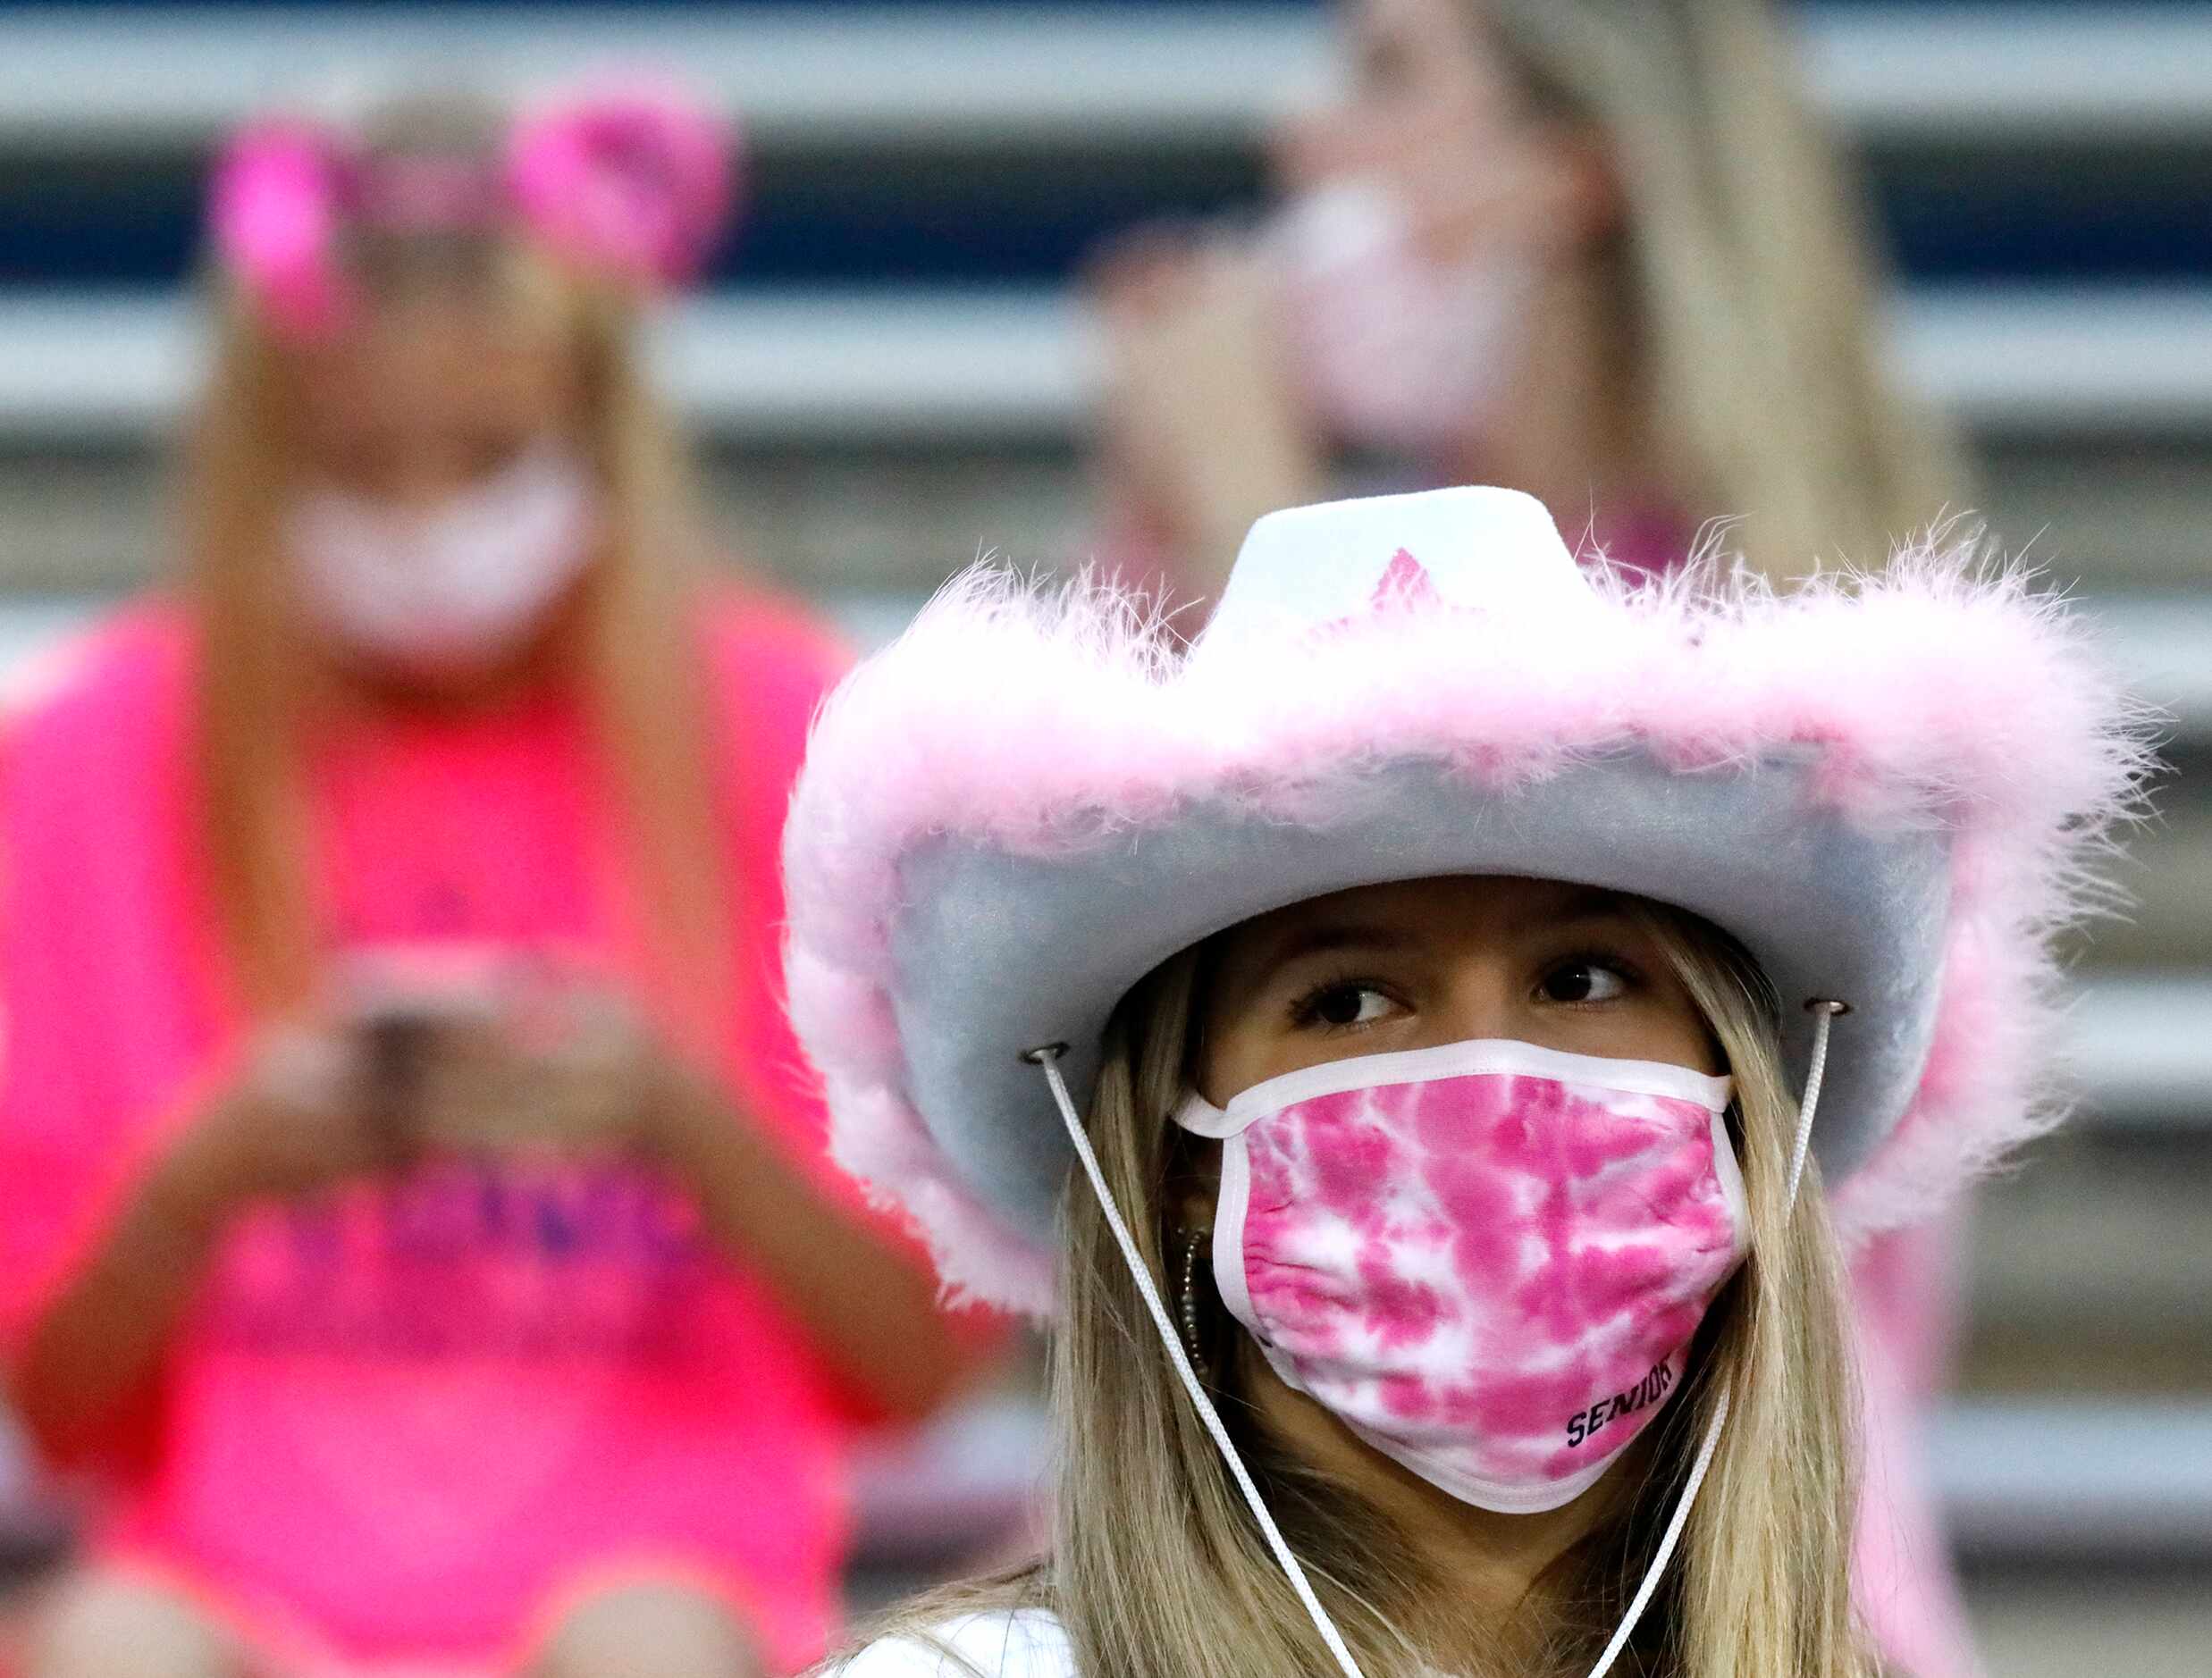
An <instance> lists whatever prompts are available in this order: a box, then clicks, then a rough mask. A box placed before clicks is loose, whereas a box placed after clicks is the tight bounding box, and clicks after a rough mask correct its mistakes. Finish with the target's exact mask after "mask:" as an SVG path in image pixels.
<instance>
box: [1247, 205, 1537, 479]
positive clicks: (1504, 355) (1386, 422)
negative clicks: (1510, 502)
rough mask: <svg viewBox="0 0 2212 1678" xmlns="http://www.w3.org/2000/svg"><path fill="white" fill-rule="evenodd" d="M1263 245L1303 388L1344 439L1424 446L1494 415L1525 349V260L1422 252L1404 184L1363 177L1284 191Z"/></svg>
mask: <svg viewBox="0 0 2212 1678" xmlns="http://www.w3.org/2000/svg"><path fill="white" fill-rule="evenodd" d="M1271 244H1272V248H1273V249H1274V254H1275V261H1276V264H1277V269H1278V273H1280V275H1281V280H1282V284H1283V295H1284V301H1285V303H1286V305H1287V315H1288V318H1289V323H1290V329H1291V338H1292V341H1293V347H1294V348H1295V350H1296V352H1297V356H1298V362H1299V371H1300V375H1301V379H1302V382H1303V383H1304V385H1305V388H1306V393H1307V398H1308V400H1309V401H1310V402H1312V403H1313V405H1314V407H1315V408H1316V410H1317V411H1318V412H1319V414H1320V415H1321V417H1322V418H1323V419H1324V420H1325V421H1326V422H1327V423H1328V424H1331V425H1332V426H1333V427H1334V428H1335V429H1336V430H1337V431H1338V432H1341V434H1342V435H1343V436H1344V438H1345V439H1346V440H1349V441H1350V442H1354V443H1360V444H1365V445H1367V446H1368V447H1371V448H1377V449H1396V450H1403V451H1407V452H1411V453H1417V454H1433V453H1435V452H1437V451H1439V450H1446V449H1451V447H1452V446H1453V445H1455V444H1458V443H1460V442H1462V441H1464V440H1467V439H1468V438H1470V437H1474V436H1476V435H1479V434H1480V433H1481V432H1483V431H1484V429H1485V427H1486V426H1487V425H1488V424H1490V423H1491V421H1492V420H1493V418H1494V416H1495V415H1496V411H1497V408H1498V407H1499V405H1500V403H1501V401H1502V400H1503V399H1504V396H1505V393H1506V391H1507V390H1508V388H1509V386H1510V381H1511V379H1512V376H1513V373H1514V371H1515V369H1516V366H1517V365H1518V361H1519V358H1520V357H1521V355H1522V353H1523V351H1524V350H1525V348H1526V343H1525V335H1526V332H1527V312H1528V302H1529V297H1530V294H1531V292H1532V291H1533V290H1534V289H1535V268H1534V265H1533V264H1531V263H1530V262H1529V261H1527V259H1526V258H1524V257H1521V256H1518V255H1517V254H1516V253H1514V252H1512V251H1511V250H1510V249H1505V248H1494V247H1493V248H1476V249H1474V250H1472V251H1469V252H1468V253H1467V254H1466V255H1464V256H1459V257H1458V258H1455V259H1454V260H1452V261H1451V262H1449V263H1445V264H1439V263H1437V262H1435V261H1434V260H1432V259H1431V258H1430V257H1429V256H1428V255H1427V254H1426V252H1424V251H1423V249H1422V248H1421V245H1420V239H1419V231H1418V227H1417V222H1416V220H1415V215H1414V210H1413V206H1412V205H1411V204H1410V203H1409V201H1408V199H1407V197H1406V196H1405V194H1404V193H1403V192H1401V191H1400V190H1399V189H1397V188H1395V187H1393V186H1392V185H1391V184H1390V183H1389V182H1387V181H1385V180H1379V179H1377V178H1375V177H1372V176H1368V177H1363V178H1360V179H1356V180H1342V181H1339V182H1337V183H1335V184H1333V185H1329V186H1324V187H1319V188H1316V189H1313V190H1311V191H1308V192H1306V193H1304V194H1301V195H1300V196H1299V197H1295V198H1293V199H1292V200H1291V202H1290V203H1289V205H1287V206H1285V208H1284V209H1283V211H1282V212H1281V214H1280V215H1279V216H1278V218H1277V220H1276V222H1275V223H1274V232H1273V235H1272V239H1271Z"/></svg>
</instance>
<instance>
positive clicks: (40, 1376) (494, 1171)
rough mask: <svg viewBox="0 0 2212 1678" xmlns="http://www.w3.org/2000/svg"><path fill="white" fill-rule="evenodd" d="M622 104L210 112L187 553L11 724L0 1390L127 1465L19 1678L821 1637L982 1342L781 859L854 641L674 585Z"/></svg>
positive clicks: (648, 253)
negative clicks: (213, 154)
mask: <svg viewBox="0 0 2212 1678" xmlns="http://www.w3.org/2000/svg"><path fill="white" fill-rule="evenodd" d="M725 145H726V137H724V136H723V135H722V134H721V133H720V132H719V130H718V129H717V127H716V125H715V124H713V123H712V122H709V121H707V120H705V119H704V118H703V117H702V115H701V114H699V113H695V112H694V111H692V110H691V109H689V108H688V107H686V106H685V105H683V104H682V103H681V102H678V101H672V100H669V99H666V98H663V97H660V96H652V97H644V96H630V95H622V96H609V97H585V98H580V99H573V100H563V101H558V102H554V103H551V104H549V105H544V106H542V107H533V108H531V109H528V110H526V111H524V112H522V113H518V114H517V115H515V116H514V117H512V118H508V117H504V116H501V115H499V114H497V113H487V112H482V111H477V110H475V109H473V108H469V107H464V106H458V105H449V104H445V103H442V102H441V103H435V104H430V105H405V106H401V107H397V108H393V109H391V110H388V111H385V112H383V113H380V114H378V115H376V116H374V117H372V118H371V119H370V120H369V121H367V122H364V123H362V124H359V125H347V124H338V123H331V122H312V121H299V120H292V119H273V120H269V121H265V122H257V123H256V124H255V125H254V126H253V127H251V128H250V129H249V130H247V131H246V132H245V133H243V134H242V135H240V137H239V138H237V139H236V141H235V142H234V143H233V144H232V145H231V147H230V148H229V150H228V152H227V154H226V155H225V157H224V160H223V167H222V170H221V172H220V173H219V175H218V177H217V181H216V187H215V193H214V255H215V257H216V259H217V264H218V267H219V273H220V278H221V281H222V286H223V299H222V311H221V320H220V324H219V329H218V343H217V348H216V353H215V359H214V370H213V376H212V380H211V382H210V386H209V389H208V390H207V393H206V400H205V405H204V410H203V412H202V413H201V415H199V419H198V433H197V436H196V439H195V441H194V446H193V449H192V451H191V454H190V456H189V462H188V470H187V475H186V491H187V497H188V507H187V513H188V525H187V545H188V549H189V552H188V558H189V572H188V575H187V578H186V581H185V583H184V585H183V587H182V588H181V590H180V591H178V592H176V593H175V594H174V595H171V596H163V597H157V598H154V599H149V600H144V601H140V602H138V603H136V604H134V605H133V606H131V607H130V608H127V609H126V610H125V611H123V612H122V614H120V615H119V616H118V617H116V618H114V620H112V621H110V622H109V623H107V624H105V625H102V626H101V627H100V628H99V629H98V630H97V631H96V632H95V633H93V634H92V635H91V636H90V637H89V639H88V641H87V642H85V643H84V644H83V645H81V646H80V647H78V648H77V649H75V650H73V652H72V654H71V657H70V658H69V659H66V660H65V661H64V663H63V667H61V668H60V669H59V670H58V671H56V672H55V675H53V678H52V681H51V684H50V686H49V688H48V691H47V692H46V693H45V694H44V695H43V696H42V697H40V698H39V699H38V701H35V702H34V703H33V704H31V705H30V706H29V709H28V710H27V711H26V712H25V713H24V714H22V715H21V716H18V717H14V718H13V721H12V726H11V729H10V732H9V738H8V742H7V749H6V755H5V761H4V775H0V825H4V842H5V848H6V868H5V882H4V884H5V889H6V901H5V910H4V918H0V987H4V995H0V1001H4V1009H5V1013H6V1018H7V1020H8V1053H7V1061H6V1067H5V1081H4V1086H0V1333H4V1340H0V1345H4V1351H5V1375H6V1379H7V1382H8V1396H9V1398H10V1399H11V1401H12V1402H13V1405H15V1406H16V1407H17V1409H18V1410H19V1412H20V1414H21V1415H22V1416H23V1418H24V1419H25V1421H26V1422H28V1423H29V1428H30V1430H31V1431H32V1433H33V1434H34V1435H35V1436H36V1438H37V1439H38V1443H39V1444H40V1445H41V1446H42V1447H44V1448H45V1449H46V1452H47V1454H48V1455H49V1456H50V1457H52V1458H53V1459H54V1460H55V1461H56V1462H57V1463H62V1464H71V1465H75V1466H79V1467H81V1468H83V1469H85V1470H87V1471H88V1472H89V1475H90V1478H91V1481H92V1483H93V1485H94V1486H95V1488H96V1489H97V1491H98V1493H99V1494H100V1495H99V1498H98V1501H97V1504H96V1506H95V1509H94V1516H93V1519H92V1522H91V1523H90V1527H89V1531H88V1551H87V1554H86V1556H85V1558H84V1561H83V1564H82V1565H81V1566H80V1568H79V1570H78V1571H77V1572H76V1573H75V1574H74V1575H73V1576H72V1577H71V1578H70V1579H69V1580H68V1581H67V1582H65V1583H64V1584H63V1587H62V1589H61V1590H60V1591H59V1592H58V1594H57V1596H56V1598H55V1601H54V1603H53V1605H52V1608H51V1611H50V1612H49V1613H47V1614H46V1615H45V1616H44V1620H43V1623H42V1625H41V1627H40V1633H39V1636H38V1639H37V1646H36V1649H35V1650H34V1653H33V1655H32V1657H31V1660H30V1671H31V1672H32V1673H33V1674H36V1675H37V1678H63V1675H67V1674H100V1675H101V1678H114V1675H115V1674H144V1675H145V1678H162V1675H164V1674H179V1675H182V1674H194V1675H195V1678H208V1675H210V1674H243V1673H245V1672H248V1671H252V1672H264V1671H277V1672H284V1673H304V1672H315V1673H338V1674H343V1673H348V1672H367V1671H373V1670H380V1669H390V1668H391V1667H392V1666H393V1665H395V1664H397V1665H405V1666H406V1668H407V1669H408V1670H410V1671H421V1670H425V1669H434V1670H437V1671H440V1672H445V1673H464V1674H466V1673H487V1674H488V1673H493V1672H509V1671H522V1670H527V1671H530V1672H533V1673H537V1674H585V1673H594V1674H595V1673H604V1672H609V1671H614V1670H620V1671H623V1672H626V1673H634V1674H653V1675H665V1678H692V1675H694V1674H695V1675H697V1678H708V1675H709V1674H712V1678H728V1675H729V1674H742V1673H751V1672H774V1671H790V1670H792V1669H794V1668H795V1667H797V1666H799V1665H804V1664H805V1663H807V1662H808V1661H811V1660H812V1659H814V1658H816V1657H818V1656H819V1655H820V1652H821V1650H822V1648H823V1647H824V1642H825V1639H826V1638H827V1636H828V1630H829V1628H830V1626H831V1625H832V1624H833V1623H834V1622H835V1619H836V1615H837V1588H838V1580H839V1572H840V1567H841V1565H842V1561H843V1557H844V1552H845V1508H844V1492H843V1482H844V1464H845V1459H846V1456H847V1452H848V1449H849V1444H850V1441H851V1439H852V1438H853V1436H854V1430H855V1428H856V1427H858V1426H860V1425H862V1424H863V1423H865V1422H867V1421H868V1420H869V1419H870V1418H871V1417H881V1416H884V1415H887V1414H888V1415H897V1414H914V1413H918V1412H920V1411H921V1410H924V1409H926V1408H928V1407H929V1405H930V1404H931V1403H932V1402H933V1401H934V1400H935V1399H936V1397H938V1395H939V1394H940V1393H941V1392H943V1391H944V1390H945V1389H946V1387H947V1386H948V1384H949V1383H950V1382H951V1381H952V1380H954V1379H955V1375H956V1373H957V1372H958V1369H959V1367H960V1364H961V1362H962V1357H961V1354H960V1350H959V1347H957V1346H956V1344H955V1341H954V1340H953V1338H951V1337H950V1336H949V1335H948V1333H947V1331H946V1327H945V1325H944V1322H943V1320H942V1319H940V1318H939V1317H938V1315H937V1314H936V1313H935V1312H934V1311H933V1310H932V1309H931V1306H930V1295H931V1291H932V1288H931V1282H930V1279H929V1274H928V1269H927V1265H926V1263H923V1262H922V1261H921V1257H920V1255H919V1254H915V1253H913V1252H912V1251H911V1250H910V1249H909V1247H908V1246H905V1245H904V1243H902V1242H901V1241H900V1240H899V1239H898V1238H896V1236H895V1235H894V1234H892V1233H891V1232H890V1231H888V1230H887V1229H883V1228H881V1227H879V1225H878V1224H877V1223H876V1222H875V1221H872V1220H871V1219H870V1218H868V1217H867V1216H866V1215H865V1214H864V1213H863V1212H862V1211H861V1210H860V1208H859V1207H858V1206H857V1204H856V1203H855V1201H854V1196H852V1194H851V1193H850V1187H849V1185H847V1184H845V1183H844V1181H843V1179H839V1178H837V1175H836V1174H835V1173H834V1172H832V1171H830V1170H828V1166H827V1163H826V1162H825V1161H824V1160H823V1158H822V1149H821V1139H820V1126H821V1117H820V1107H819V1104H818V1103H816V1102H815V1101H814V1100H813V1099H812V1096H811V1095H810V1094H809V1093H808V1092H807V1090H806V1089H805V1088H804V1087H803V1084H802V1083H801V1082H799V1081H798V1080H797V1079H796V1078H795V1077H794V1076H793V1069H794V1066H795V1061H796V1060H797V1054H796V1050H795V1046H794V1045H793V1044H792V1043H791V1041H790V1038H789V1036H788V1034H787V1032H786V1030H784V1029H783V1028H781V1026H780V1024H779V1020H780V1017H781V1016H780V1011H779V1010H778V1007H777V1005H776V1000H775V996H774V994H773V989H772V986H771V982H770V975H771V974H772V972H773V969H774V966H775V961H776V952H777V949H778V924H779V921H780V919H781V908H780V898H779V888H778V876H777V870H776V866H775V862H776V847H777V842H778V834H779V832H780V828H781V824H782V819H783V814H784V808H785V804H786V798H787V794H788V789H789V785H790V782H791V779H792V776H793V775H794V774H795V770H796V767H797V762H798V757H799V752H800V749H801V744H802V740H803V734H804V729H805V726H806V722H807V719H808V717H809V716H810V715H811V713H812V709H813V708H814V706H815V704H816V702H817V701H818V700H819V699H820V696H821V694H822V693H823V692H825V691H826V690H827V688H828V684H830V682H831V681H832V680H833V679H834V678H835V676H836V675H837V672H838V670H839V669H840V668H841V667H842V660H841V659H840V656H839V654H838V652H837V649H836V647H835V646H834V644H833V643H832V642H830V640H829V639H828V637H827V636H826V635H825V634H824V633H822V631H821V630H820V628H819V627H818V626H817V625H814V624H812V623H811V622H810V621H809V620H808V619H806V618H805V617H803V615H801V614H799V613H798V612H796V611H795V610H793V609H792V608H788V607H786V606H785V605H783V604H781V603H779V602H778V601H776V600H773V599H771V598H770V597H768V596H766V595H763V594H759V593H756V592H753V591H749V590H744V589H736V588H723V587H719V586H718V587H714V588H710V587H709V585H708V584H707V583H706V582H705V580H704V578H703V575H702V574H700V573H698V572H696V571H695V570H694V563H695V561H696V560H697V558H698V553H697V548H696V544H695V542H694V540H693V537H692V533H691V530H690V528H689V526H688V524H687V523H686V520H685V508H684V506H683V502H682V497H681V487H680V474H679V471H678V464H677V453H676V451H675V449H674V446H673V444H672V442H671V440H670V438H669V434H668V432H667V431H666V429H665V427H664V426H663V424H661V421H660V415H659V414H658V411H657V409H656V407H655V405H654V403H653V402H652V399H651V398H650V397H649V395H648V394H647V392H646V390H645V389H644V386H643V382H642V380H641V376H640V371H639V367H638V364H637V347H636V343H635V337H636V331H637V327H638V323H639V317H640V314H641V311H642V310H643V308H644V307H645V306H648V305H649V303H650V302H651V300H652V298H654V297H655V296H657V295H659V294H661V293H663V292H665V291H666V290H667V289H669V287H671V286H673V285H676V284H678V283H681V282H682V281H685V279H686V278H688V277H689V275H690V274H691V273H692V272H693V271H694V267H695V265H696V264H697V263H698V261H699V260H700V259H701V258H702V256H704V255H705V254H706V251H707V248H708V245H709V242H710V241H711V239H713V237H714V236H715V234H716V232H717V230H718V228H719V225H720V222H721V220H722V216H723V214H724V212H725V211H726V210H727V208H728V202H727V199H728V180H727V177H726V174H725V170H726V166H727V164H726V159H725V155H724V149H725Z"/></svg>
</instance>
